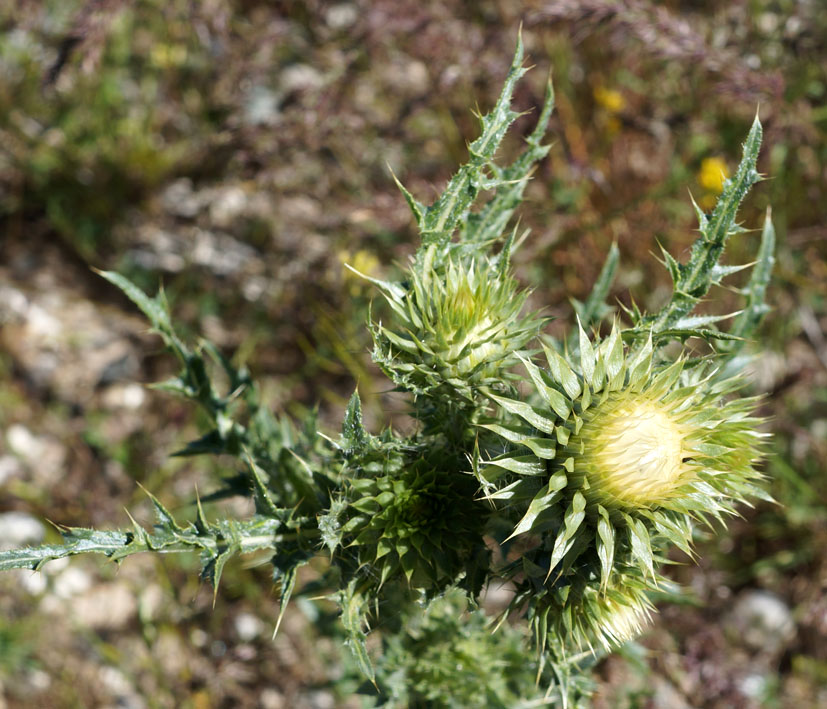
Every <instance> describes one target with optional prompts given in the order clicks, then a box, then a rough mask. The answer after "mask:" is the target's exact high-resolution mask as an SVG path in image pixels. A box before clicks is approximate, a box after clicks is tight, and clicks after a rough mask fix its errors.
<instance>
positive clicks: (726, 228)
mask: <svg viewBox="0 0 827 709" xmlns="http://www.w3.org/2000/svg"><path fill="white" fill-rule="evenodd" d="M761 135H762V129H761V123H760V121H759V120H758V116H756V117H755V120H754V121H753V124H752V127H751V128H750V131H749V135H748V136H747V139H746V141H745V142H744V148H743V155H742V158H741V162H740V164H739V165H738V169H737V171H736V173H735V176H734V177H733V178H732V179H729V180H727V181H726V182H725V183H724V190H723V192H722V193H721V196H720V197H719V199H718V202H717V204H716V206H715V209H714V210H713V212H712V215H711V216H710V217H706V216H705V215H704V214H703V213H702V212H700V210H698V211H699V223H700V224H699V225H700V232H701V235H700V237H699V238H698V239H697V241H696V242H695V244H694V245H693V246H692V251H691V253H690V256H689V261H688V263H687V264H685V265H681V264H676V263H673V262H672V261H669V260H667V264H668V267H669V271H670V273H671V274H672V277H673V280H674V289H673V293H672V298H671V299H670V300H669V302H668V303H667V304H666V305H665V306H664V307H663V308H662V309H661V310H660V311H659V312H658V313H655V314H654V315H650V316H647V317H645V318H643V319H642V321H641V322H639V323H635V324H636V326H638V328H637V329H638V330H640V329H642V328H641V327H640V326H643V327H644V328H646V329H648V328H651V329H652V331H653V332H654V334H655V335H657V334H659V333H661V332H664V331H667V330H675V329H680V328H677V323H678V322H679V321H680V320H681V319H682V318H684V317H685V316H686V315H687V314H688V313H689V312H691V311H692V309H693V308H694V307H695V305H696V304H697V303H698V302H699V300H700V299H701V298H703V296H704V295H706V293H707V291H708V290H709V288H710V286H711V285H712V284H713V283H714V282H715V280H714V279H715V277H716V274H715V271H714V269H715V268H716V266H717V265H718V261H719V260H720V258H721V256H722V254H723V252H724V248H725V246H726V243H727V240H728V239H729V237H730V236H732V235H733V234H736V233H739V232H740V231H742V229H741V227H740V226H739V225H738V224H736V222H735V218H736V215H737V212H738V207H739V206H740V204H741V202H742V201H743V199H744V197H745V196H746V194H747V192H748V191H749V189H750V187H752V185H753V184H755V183H756V182H758V181H759V180H760V179H761V176H760V175H759V174H758V172H757V170H756V161H757V159H758V152H759V150H760V148H761ZM696 209H697V206H696ZM669 258H670V259H671V257H669Z"/></svg>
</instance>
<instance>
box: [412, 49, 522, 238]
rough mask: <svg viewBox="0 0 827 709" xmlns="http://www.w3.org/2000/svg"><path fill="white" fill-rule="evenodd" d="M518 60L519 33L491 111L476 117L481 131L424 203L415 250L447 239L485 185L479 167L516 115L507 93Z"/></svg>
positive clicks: (519, 63)
mask: <svg viewBox="0 0 827 709" xmlns="http://www.w3.org/2000/svg"><path fill="white" fill-rule="evenodd" d="M522 63H523V42H522V37H519V38H518V40H517V49H516V51H515V53H514V60H513V61H512V63H511V69H510V70H509V72H508V76H507V77H506V80H505V84H504V85H503V89H502V92H501V94H500V97H499V99H498V100H497V103H496V104H495V105H494V108H493V109H492V110H491V112H490V113H488V114H487V115H485V116H483V117H482V118H481V119H480V122H481V124H482V132H481V134H480V136H479V137H478V138H477V139H476V140H474V141H473V142H472V143H471V145H469V146H468V152H469V159H468V162H467V163H466V164H465V165H463V166H462V167H461V168H460V169H459V171H458V172H457V173H456V174H455V175H454V176H453V177H452V178H451V180H450V181H449V182H448V185H447V186H446V188H445V191H444V192H443V193H442V195H441V196H440V197H439V198H438V199H437V200H436V202H434V204H432V205H430V206H428V207H425V210H424V214H423V216H422V218H421V219H420V220H419V229H420V235H421V238H422V247H421V248H420V251H419V254H421V253H423V250H424V249H426V248H427V247H428V246H430V245H431V244H437V245H439V246H444V245H445V244H447V243H448V241H449V240H450V238H451V235H452V233H453V231H454V229H455V228H456V227H457V225H458V224H459V223H460V222H461V220H462V219H463V218H464V217H465V215H466V214H467V213H468V210H469V208H470V206H471V204H473V202H474V200H475V199H476V198H477V195H478V194H479V191H480V188H481V187H484V186H486V185H485V182H486V179H485V175H484V172H483V170H484V168H485V166H486V165H487V164H488V163H489V162H490V161H491V159H492V158H493V157H494V154H495V153H496V151H497V148H499V145H500V143H501V142H502V139H503V136H504V135H505V132H506V131H507V130H508V127H509V126H510V125H511V124H512V123H513V122H514V120H515V119H516V118H517V116H518V114H517V113H516V112H514V111H513V110H511V97H512V95H513V93H514V86H515V85H516V83H517V81H518V80H519V78H520V77H521V76H522V75H523V74H524V73H525V71H526V69H525V68H523V66H522Z"/></svg>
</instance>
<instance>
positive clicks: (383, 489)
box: [341, 459, 487, 592]
mask: <svg viewBox="0 0 827 709" xmlns="http://www.w3.org/2000/svg"><path fill="white" fill-rule="evenodd" d="M475 490H476V485H475V484H474V481H473V479H472V478H470V477H467V476H466V477H455V476H448V475H446V474H445V471H444V470H443V469H441V468H440V467H438V466H437V465H436V464H435V461H431V460H428V459H419V460H416V461H412V462H410V463H406V464H405V466H404V467H402V468H401V469H399V468H397V469H395V470H393V471H392V472H388V473H386V474H383V475H381V476H379V477H375V478H372V477H368V478H357V479H353V480H351V481H349V483H348V485H347V488H346V490H345V493H344V499H345V501H346V502H347V506H346V507H345V508H344V509H343V510H342V514H341V525H342V526H341V530H342V544H343V545H344V546H345V547H346V548H347V549H349V550H352V551H353V553H354V554H355V555H356V557H357V561H358V563H357V568H358V569H370V575H371V578H373V579H375V580H376V585H377V588H381V587H382V586H383V585H384V584H385V582H386V581H387V580H388V579H389V578H390V579H398V578H400V577H402V576H404V578H405V580H406V582H407V584H408V585H409V586H410V587H411V588H417V589H423V590H425V591H430V592H434V591H437V590H439V589H441V588H444V587H445V586H447V585H449V584H451V583H452V582H453V581H454V580H455V579H456V578H457V577H458V576H460V575H461V574H462V573H463V572H465V570H466V566H467V564H468V561H469V559H471V560H473V559H474V558H475V556H476V555H477V553H479V552H482V553H483V555H484V556H487V555H486V554H485V553H484V547H483V545H482V540H481V530H482V522H483V520H484V513H485V507H484V505H482V504H481V503H480V502H478V501H475V500H474V492H475Z"/></svg>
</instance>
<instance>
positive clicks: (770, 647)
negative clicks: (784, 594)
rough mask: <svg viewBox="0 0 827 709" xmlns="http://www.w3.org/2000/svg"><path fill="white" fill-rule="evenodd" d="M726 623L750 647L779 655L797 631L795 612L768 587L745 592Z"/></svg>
mask: <svg viewBox="0 0 827 709" xmlns="http://www.w3.org/2000/svg"><path fill="white" fill-rule="evenodd" d="M726 625H727V626H728V627H729V629H730V630H731V631H732V632H733V634H734V635H735V636H736V637H738V638H740V639H741V641H742V642H743V643H744V645H746V646H747V647H749V648H752V649H753V650H758V651H761V652H764V653H766V654H768V655H776V654H778V653H780V652H783V650H784V649H785V648H786V647H787V646H788V645H789V644H790V643H791V642H792V641H793V639H794V638H795V634H796V629H795V621H794V620H793V615H792V612H791V611H790V609H789V607H788V606H787V604H786V603H784V601H783V600H781V599H780V598H779V597H778V596H776V595H775V594H773V593H770V592H768V591H759V590H751V591H746V592H745V593H743V594H741V596H740V597H739V598H738V600H737V601H736V603H735V606H734V608H733V609H732V611H731V613H730V616H729V618H727V620H726Z"/></svg>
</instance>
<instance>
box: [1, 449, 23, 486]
mask: <svg viewBox="0 0 827 709" xmlns="http://www.w3.org/2000/svg"><path fill="white" fill-rule="evenodd" d="M19 474H20V461H18V460H17V458H15V457H14V456H11V455H4V456H0V485H5V483H6V481H7V480H9V479H11V478H13V477H16V476H17V475H19Z"/></svg>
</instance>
